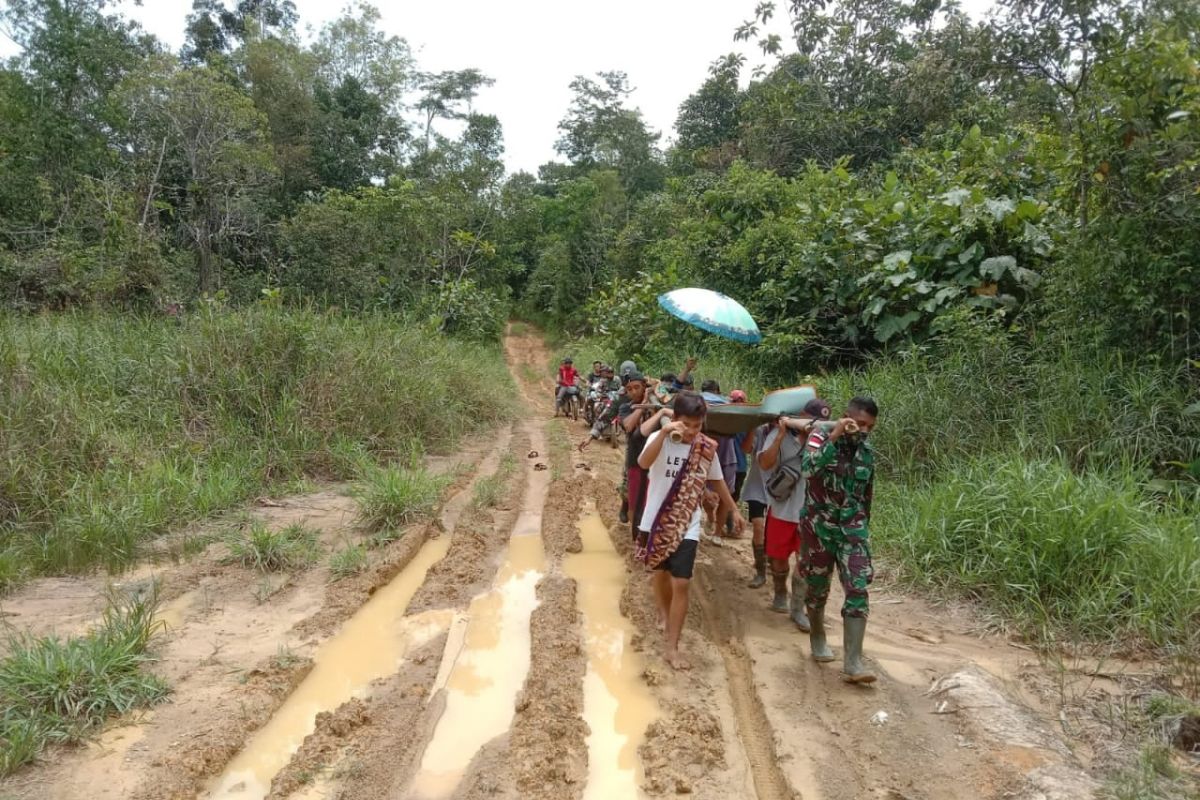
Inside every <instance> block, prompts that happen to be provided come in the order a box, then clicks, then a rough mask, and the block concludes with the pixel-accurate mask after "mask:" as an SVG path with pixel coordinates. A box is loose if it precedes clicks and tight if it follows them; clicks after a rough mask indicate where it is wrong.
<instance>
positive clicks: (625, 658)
mask: <svg viewBox="0 0 1200 800" xmlns="http://www.w3.org/2000/svg"><path fill="white" fill-rule="evenodd" d="M579 532H580V537H581V538H582V540H583V551H582V552H580V553H577V554H575V555H571V556H568V557H567V559H566V563H565V565H564V566H565V568H566V572H567V574H568V575H570V576H571V577H572V578H574V579H575V581H576V583H577V584H578V586H579V589H578V593H577V597H578V602H579V610H580V611H581V612H582V614H583V631H584V647H585V650H586V652H587V673H586V675H585V676H584V681H583V718H584V721H585V722H587V724H588V727H589V728H590V729H591V733H590V734H589V735H588V738H587V746H588V781H587V787H586V789H585V790H584V793H583V797H584V800H608V799H609V798H614V797H621V798H635V797H642V796H644V793H643V792H641V791H640V790H639V789H638V786H639V785H640V784H641V781H642V771H641V764H640V761H639V759H638V756H637V749H638V746H639V745H640V744H641V742H642V738H643V736H644V735H645V733H646V728H647V727H648V726H649V725H650V723H652V722H653V721H654V720H655V719H657V718H658V716H659V711H658V705H657V704H656V703H655V701H654V696H653V695H652V694H651V693H650V688H649V687H648V686H647V685H646V684H645V682H644V681H643V680H642V672H643V669H644V666H645V665H644V664H643V663H642V659H641V657H640V656H639V655H638V654H637V653H635V652H634V651H633V649H632V648H631V647H629V641H630V639H631V637H632V636H633V633H634V629H633V625H632V623H630V621H629V620H628V619H626V618H625V617H623V616H621V610H620V603H621V593H622V591H623V590H624V588H625V582H626V580H628V571H627V570H626V568H625V562H624V560H623V559H622V558H621V556H620V555H619V554H618V553H617V552H616V550H615V549H614V548H613V545H612V540H611V539H610V538H609V535H608V529H607V528H606V527H605V525H604V521H603V520H601V519H600V516H599V515H598V514H596V512H595V511H594V510H592V509H588V510H586V511H585V513H584V516H583V517H582V518H581V519H580V522H579Z"/></svg>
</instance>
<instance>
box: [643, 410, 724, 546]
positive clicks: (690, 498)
mask: <svg viewBox="0 0 1200 800" xmlns="http://www.w3.org/2000/svg"><path fill="white" fill-rule="evenodd" d="M716 456H717V443H716V441H714V440H713V439H710V438H708V437H707V436H705V435H704V434H702V433H701V434H697V435H696V439H695V441H693V442H692V449H691V450H689V451H688V457H687V462H686V463H685V464H684V465H683V468H682V469H680V470H679V473H678V474H676V476H675V480H674V481H672V483H671V488H670V490H669V491H668V492H667V496H666V498H664V499H663V504H662V506H660V507H659V509H658V514H657V515H656V516H655V517H654V524H652V525H651V526H650V533H649V534H647V533H646V532H645V531H642V533H641V535H640V536H639V537H638V542H637V549H636V553H635V555H636V557H637V559H638V560H639V561H642V562H643V563H645V564H646V566H648V567H650V568H651V569H654V568H656V567H657V566H658V565H659V564H661V563H662V562H664V561H666V560H667V559H668V558H670V557H671V554H672V553H674V552H675V551H676V550H677V549H678V548H679V543H680V542H682V541H683V537H684V536H685V535H686V534H687V529H688V526H690V525H691V524H692V515H694V514H695V513H696V509H697V508H699V506H700V502H701V501H702V500H703V499H704V490H705V487H706V485H707V483H708V470H709V469H710V468H711V467H712V462H713V459H714V458H716Z"/></svg>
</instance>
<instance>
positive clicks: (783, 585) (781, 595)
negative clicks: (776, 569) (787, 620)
mask: <svg viewBox="0 0 1200 800" xmlns="http://www.w3.org/2000/svg"><path fill="white" fill-rule="evenodd" d="M771 580H773V581H774V582H775V598H774V599H773V600H771V610H772V611H774V612H776V613H778V614H786V613H788V590H787V573H786V572H784V573H783V574H776V573H772V574H771Z"/></svg>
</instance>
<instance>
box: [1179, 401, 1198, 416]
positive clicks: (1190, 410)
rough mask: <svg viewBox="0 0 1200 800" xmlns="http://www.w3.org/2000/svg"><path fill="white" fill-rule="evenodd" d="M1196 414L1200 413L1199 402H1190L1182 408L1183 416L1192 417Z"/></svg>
mask: <svg viewBox="0 0 1200 800" xmlns="http://www.w3.org/2000/svg"><path fill="white" fill-rule="evenodd" d="M1197 414H1200V403H1192V404H1191V405H1190V406H1188V407H1187V408H1185V409H1184V410H1183V415H1184V416H1185V417H1194V416H1196V415H1197Z"/></svg>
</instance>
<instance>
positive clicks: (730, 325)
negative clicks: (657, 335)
mask: <svg viewBox="0 0 1200 800" xmlns="http://www.w3.org/2000/svg"><path fill="white" fill-rule="evenodd" d="M658 304H659V305H660V306H662V307H663V308H665V309H666V310H667V311H669V312H670V313H671V314H673V315H674V316H676V317H678V318H679V319H681V320H683V321H684V322H686V323H688V324H689V325H695V326H696V327H697V328H700V329H701V330H706V331H708V332H709V333H715V334H717V335H718V336H724V337H725V338H726V339H733V340H734V341H735V342H744V343H745V344H757V343H758V342H761V341H762V334H761V333H759V332H758V324H757V323H755V321H754V318H753V317H751V316H750V312H749V311H747V310H746V309H745V308H744V307H743V306H742V304H741V303H739V302H738V301H736V300H734V299H733V298H732V297H727V296H726V295H723V294H721V293H720V292H714V291H712V290H711V289H676V290H675V291H673V292H667V293H666V294H660V295H659V296H658Z"/></svg>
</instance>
